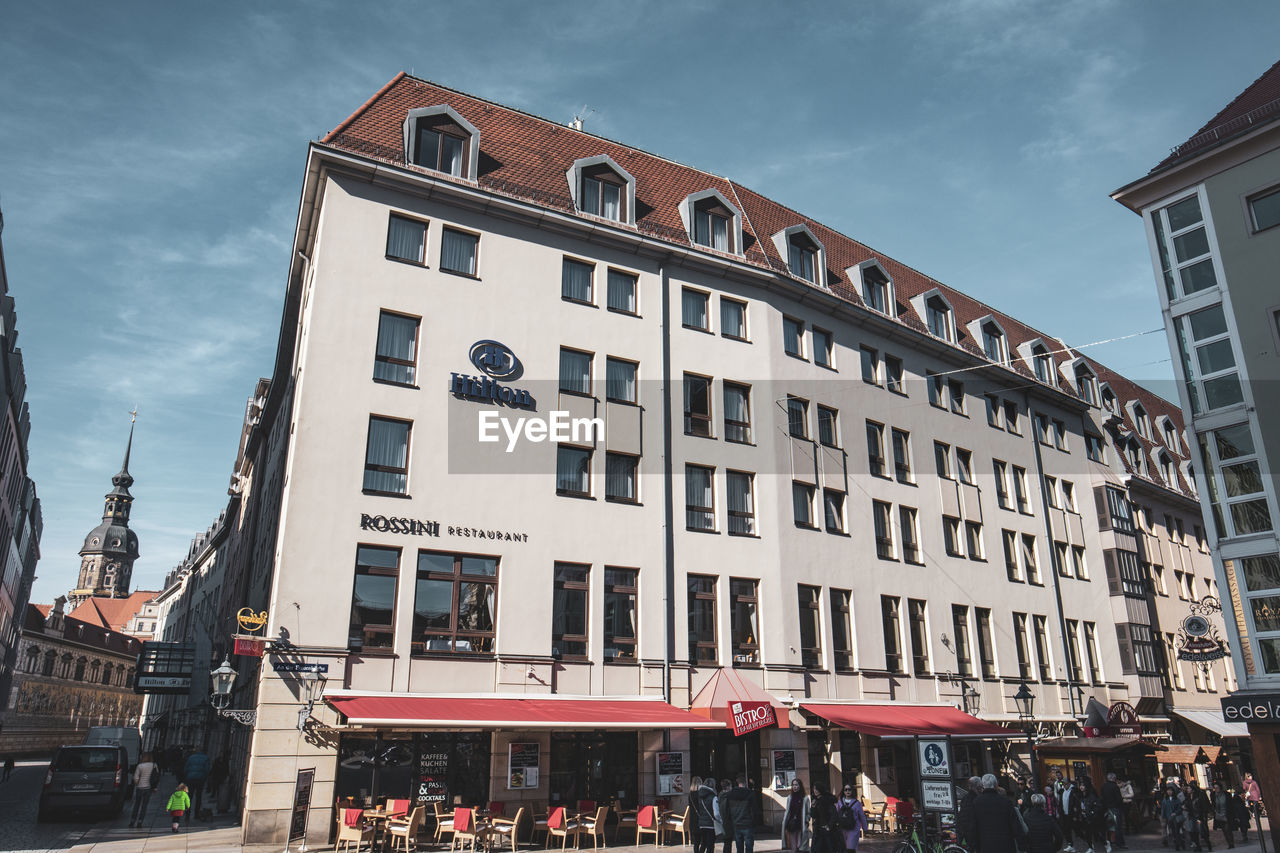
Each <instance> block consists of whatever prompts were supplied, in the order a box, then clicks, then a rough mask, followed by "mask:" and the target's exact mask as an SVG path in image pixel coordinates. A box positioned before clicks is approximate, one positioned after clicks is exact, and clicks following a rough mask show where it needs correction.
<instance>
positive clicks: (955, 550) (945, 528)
mask: <svg viewBox="0 0 1280 853" xmlns="http://www.w3.org/2000/svg"><path fill="white" fill-rule="evenodd" d="M942 541H943V543H944V544H945V545H946V549H947V553H948V554H950V555H951V556H952V557H963V556H964V551H963V550H962V549H961V546H960V519H958V518H953V517H952V516H949V515H944V516H943V517H942Z"/></svg>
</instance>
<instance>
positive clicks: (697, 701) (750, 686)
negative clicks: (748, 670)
mask: <svg viewBox="0 0 1280 853" xmlns="http://www.w3.org/2000/svg"><path fill="white" fill-rule="evenodd" d="M730 702H768V703H769V704H770V705H772V706H773V714H774V717H775V718H776V719H777V721H778V728H780V729H785V728H787V726H788V723H787V714H788V712H789V709H788V708H787V706H786V705H783V704H782V703H781V702H779V701H778V700H777V699H775V698H774V697H773V695H772V694H771V693H768V692H767V691H766V690H765V689H764V688H763V687H761V686H760V685H758V684H756V683H755V682H754V681H752V680H751V679H749V678H745V677H744V676H743V675H742V673H740V672H738V671H737V670H736V669H727V668H725V667H721V668H720V669H717V670H716V671H715V674H714V675H712V676H711V679H710V680H709V681H708V682H707V683H706V684H704V685H703V686H702V689H701V690H699V691H698V694H697V695H696V696H694V697H693V701H692V702H690V703H689V710H690V711H692V712H693V713H695V714H698V715H700V716H703V717H706V718H707V719H708V720H717V721H719V722H720V723H723V724H724V725H726V726H728V725H729V724H730V717H731V715H730V713H729V703H730Z"/></svg>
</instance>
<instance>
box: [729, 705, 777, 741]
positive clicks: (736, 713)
mask: <svg viewBox="0 0 1280 853" xmlns="http://www.w3.org/2000/svg"><path fill="white" fill-rule="evenodd" d="M729 719H730V720H731V722H732V727H733V734H734V735H735V736H736V737H741V736H742V735H745V734H747V733H748V732H754V731H758V730H760V729H767V728H769V727H770V726H773V725H776V724H777V718H776V717H775V716H774V715H773V705H772V704H770V703H769V702H730V703H729Z"/></svg>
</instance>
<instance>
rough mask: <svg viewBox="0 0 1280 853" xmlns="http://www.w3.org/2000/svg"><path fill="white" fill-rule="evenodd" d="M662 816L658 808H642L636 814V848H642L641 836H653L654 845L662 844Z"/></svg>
mask: <svg viewBox="0 0 1280 853" xmlns="http://www.w3.org/2000/svg"><path fill="white" fill-rule="evenodd" d="M660 817H661V814H660V813H659V812H658V808H657V806H641V807H640V811H639V812H637V813H636V846H637V847H639V846H640V836H642V835H652V836H653V843H654V845H655V846H656V845H658V844H661V843H662V828H661V826H660V820H659V819H660Z"/></svg>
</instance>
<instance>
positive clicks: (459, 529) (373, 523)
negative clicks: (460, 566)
mask: <svg viewBox="0 0 1280 853" xmlns="http://www.w3.org/2000/svg"><path fill="white" fill-rule="evenodd" d="M360 529H361V530H376V531H377V532H378V533H400V534H404V535H405V536H434V537H437V538H438V537H439V536H440V535H441V533H442V532H443V533H444V535H446V536H454V537H458V538H462V539H490V540H493V541H494V542H528V541H529V534H528V533H517V532H515V531H512V530H497V529H494V528H487V527H465V526H463V525H460V524H441V523H440V522H438V521H424V520H422V519H419V518H392V517H389V516H385V515H369V514H368V513H365V512H362V513H360Z"/></svg>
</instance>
